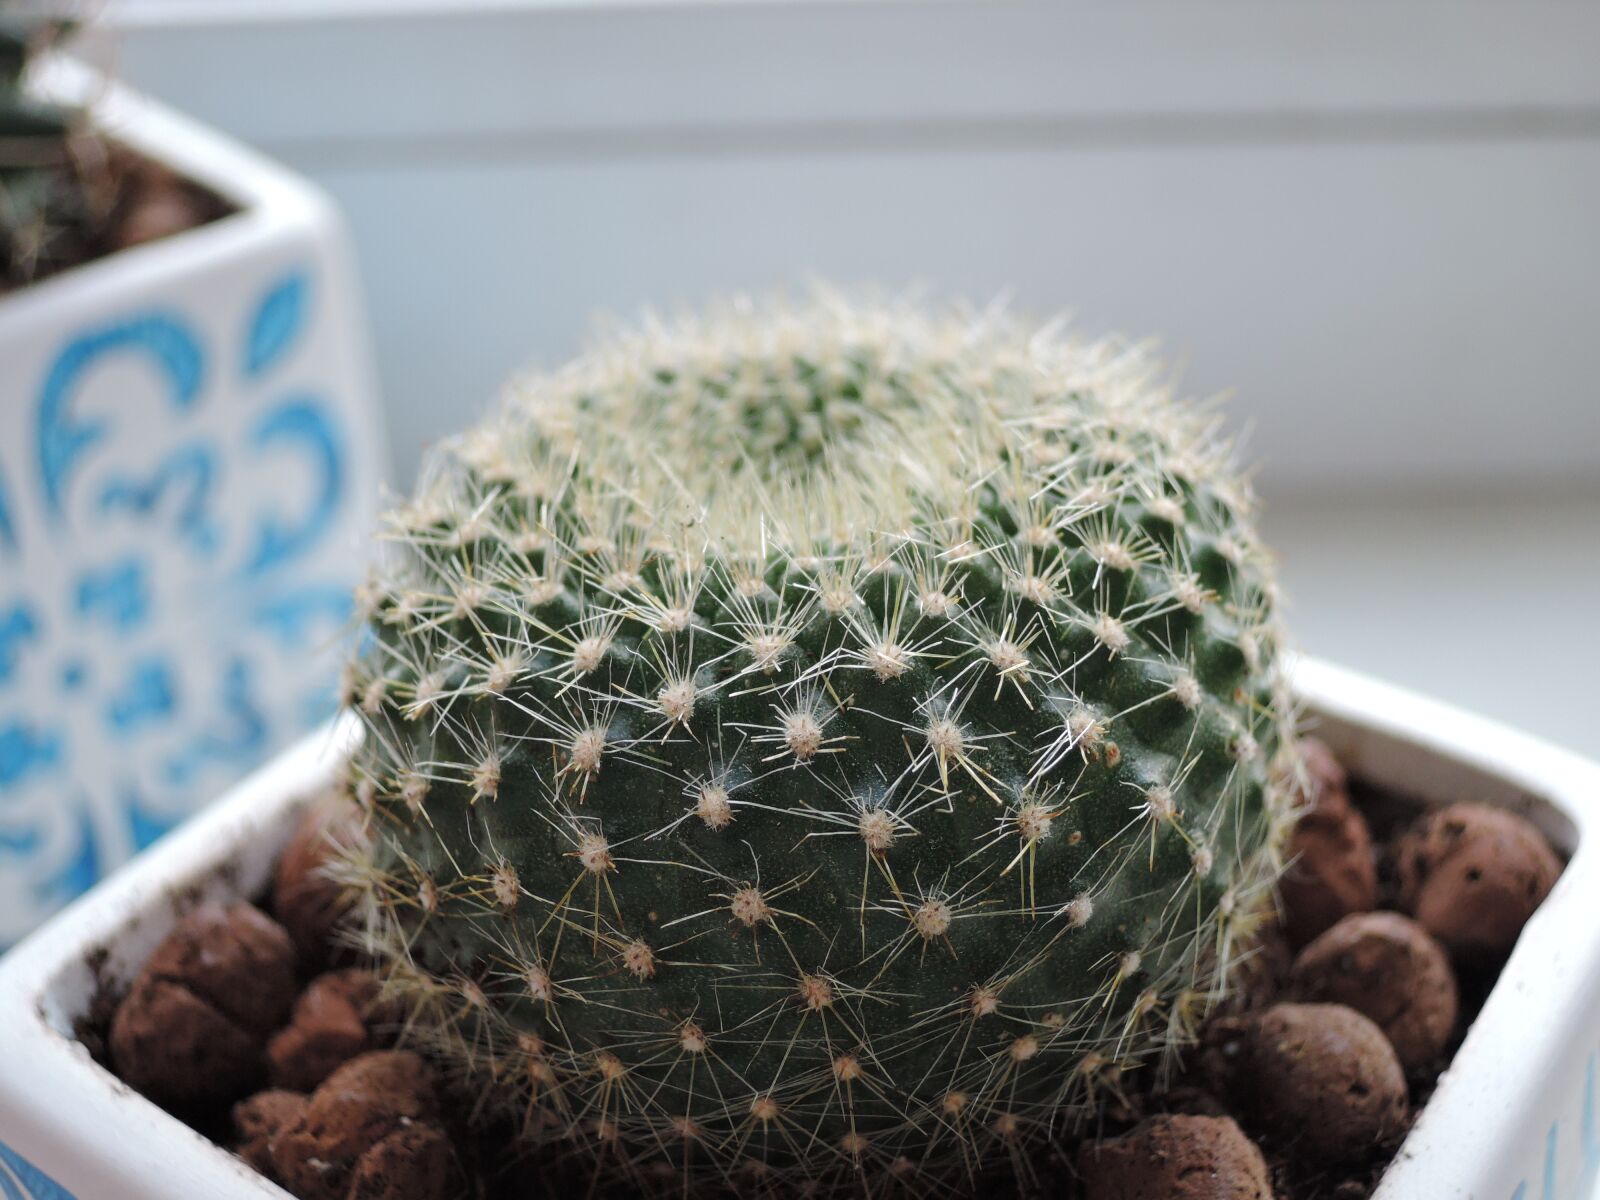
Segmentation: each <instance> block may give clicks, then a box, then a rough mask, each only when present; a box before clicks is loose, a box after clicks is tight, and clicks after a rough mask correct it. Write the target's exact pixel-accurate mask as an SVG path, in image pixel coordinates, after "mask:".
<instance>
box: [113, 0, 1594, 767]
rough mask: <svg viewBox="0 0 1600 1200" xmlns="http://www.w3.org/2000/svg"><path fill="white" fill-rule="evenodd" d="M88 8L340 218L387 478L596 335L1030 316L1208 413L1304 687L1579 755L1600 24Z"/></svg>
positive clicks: (157, 81)
mask: <svg viewBox="0 0 1600 1200" xmlns="http://www.w3.org/2000/svg"><path fill="white" fill-rule="evenodd" d="M110 5H111V7H110V16H111V18H112V20H113V22H114V23H118V24H120V27H121V28H120V31H119V32H117V33H115V34H114V35H113V36H112V37H111V38H110V39H109V46H110V48H109V49H107V48H106V46H102V48H101V51H100V53H101V54H102V55H110V56H112V57H113V58H114V60H115V61H116V62H117V64H118V67H119V69H120V70H121V72H122V73H123V74H124V75H125V76H127V77H128V78H130V79H131V80H132V81H134V82H135V83H138V84H141V85H143V86H146V87H148V88H149V89H150V90H151V91H154V92H155V93H157V94H158V95H161V96H163V97H164V98H167V99H170V100H173V101H175V102H176V103H178V104H179V105H180V106H182V107H184V108H186V109H188V110H190V111H191V112H194V113H196V114H198V115H200V116H203V117H206V118H209V119H211V120H213V121H214V122H215V123H217V124H219V125H221V126H222V127H224V128H226V129H229V130H231V131H233V132H235V133H237V134H240V135H241V136H243V137H245V138H247V139H248V140H250V141H253V142H255V143H257V144H259V145H261V146H264V147H265V148H266V149H268V150H269V151H272V152H273V153H275V154H277V155H279V156H280V157H282V158H284V159H286V160H287V161H289V162H290V163H291V164H293V165H296V166H298V167H300V168H301V169H303V170H304V171H306V172H308V173H309V174H311V175H312V176H313V177H314V178H316V179H317V180H319V181H321V182H322V183H323V184H324V185H325V186H326V187H327V188H329V190H331V191H332V193H333V194H334V195H335V196H336V197H337V198H338V199H339V201H340V202H341V203H342V204H343V205H344V207H345V209H346V211H347V212H348V214H349V216H350V219H351V222H352V224H353V227H354V230H355V235H356V241H357V244H358V248H359V251H360V255H361V258H362V264H363V269H364V273H365V276H366V280H367V286H368V291H369V297H370V303H371V307H372V312H373V319H374V323H375V326H376V334H377V343H378V351H379V359H380V363H381V370H382V374H383V383H384V388H385V391H386V394H387V399H388V404H389V408H390V411H391V430H392V432H393V436H394V439H395V447H396V452H397V456H398V460H399V463H400V466H401V470H402V477H403V476H404V473H406V472H408V471H409V470H410V468H411V467H412V466H413V465H414V464H415V462H416V459H417V456H418V454H419V452H420V450H421V448H422V447H423V446H424V445H425V444H426V443H427V442H428V441H429V440H430V439H432V438H434V437H437V436H438V435H440V434H441V433H443V432H446V431H448V430H450V429H452V428H454V427H456V426H458V425H460V424H461V423H462V422H463V421H465V420H466V419H467V418H468V417H469V416H470V414H471V413H473V412H475V411H477V410H478V409H479V408H480V407H481V406H482V405H483V404H484V403H486V402H487V401H489V400H490V399H491V398H492V396H493V394H494V392H495V390H496V388H497V386H498V384H499V381H500V380H501V379H502V378H503V377H504V376H505V375H506V373H507V372H508V371H509V370H510V369H511V368H513V367H514V366H517V365H521V364H522V363H524V362H526V361H528V360H529V359H535V360H542V361H546V362H554V361H558V360H559V359H560V358H562V357H563V356H565V355H567V354H568V353H570V352H571V350H572V349H573V348H574V347H575V346H576V344H577V343H578V341H579V339H580V337H581V335H582V333H583V330H584V328H585V326H586V324H587V321H588V319H589V316H590V314H591V313H593V312H594V311H595V310H596V309H611V310H620V311H622V312H624V313H628V312H632V311H634V310H635V309H636V308H637V307H638V306H639V305H641V304H643V303H647V302H649V303H656V304H667V305H670V304H672V303H675V302H680V301H681V302H693V301H695V300H697V299H698V298H701V297H704V296H706V295H708V294H711V293H715V292H723V291H727V290H729V289H734V288H767V287H771V286H774V285H781V284H784V283H791V284H792V283H794V282H795V281H799V280H804V279H806V278H808V277H812V276H824V277H827V278H829V279H833V280H839V281H844V282H849V283H876V284H881V285H887V286H889V287H900V286H903V285H905V284H908V283H923V284H926V285H927V286H928V288H929V290H930V291H931V292H932V293H934V294H936V295H940V294H949V295H957V296H966V297H972V298H977V299H987V298H989V297H992V296H993V295H995V294H997V293H1009V294H1010V295H1012V296H1013V297H1014V301H1015V304H1016V306H1017V307H1019V308H1022V309H1026V310H1031V311H1035V312H1044V313H1048V312H1054V311H1057V310H1061V309H1069V310H1073V311H1075V312H1076V313H1078V314H1079V316H1080V318H1081V321H1082V323H1083V324H1085V325H1087V326H1089V327H1090V328H1094V329H1101V328H1118V329H1123V330H1126V331H1129V332H1132V333H1136V334H1154V335H1157V336H1158V337H1159V338H1160V340H1161V342H1162V343H1163V344H1164V345H1165V347H1166V348H1167V350H1168V351H1169V353H1170V354H1171V355H1172V356H1173V357H1174V359H1175V360H1176V361H1177V362H1178V363H1180V364H1181V365H1182V368H1183V372H1184V378H1185V380H1186V382H1187V385H1188V386H1189V387H1190V388H1191V389H1193V390H1194V391H1196V392H1201V393H1210V392H1213V391H1217V390H1222V389H1228V390H1231V392H1232V393H1233V400H1232V403H1231V406H1230V407H1231V412H1232V413H1233V415H1234V417H1235V419H1236V421H1237V422H1238V423H1239V425H1240V426H1242V427H1245V428H1247V429H1248V430H1249V433H1250V443H1249V444H1250V450H1251V452H1252V453H1253V454H1254V455H1255V456H1256V457H1258V458H1259V459H1261V460H1263V461H1264V463H1265V467H1264V469H1263V473H1262V475H1261V479H1262V481H1263V485H1264V490H1265V491H1266V492H1267V494H1268V497H1269V499H1270V500H1271V501H1272V502H1273V504H1272V511H1273V512H1274V513H1275V514H1277V516H1276V517H1275V518H1274V519H1273V520H1271V521H1270V522H1269V525H1270V527H1271V531H1273V532H1276V533H1277V534H1278V536H1279V537H1280V544H1281V545H1284V551H1285V554H1284V556H1285V559H1286V570H1287V574H1288V579H1289V583H1290V587H1291V590H1292V591H1294V592H1295V594H1296V598H1297V611H1296V623H1297V628H1299V629H1300V631H1301V634H1302V637H1303V638H1304V640H1305V643H1306V645H1307V646H1308V647H1309V648H1310V649H1312V650H1315V651H1318V652H1322V653H1328V654H1331V655H1333V656H1335V657H1340V658H1343V659H1345V660H1347V661H1351V662H1354V663H1357V664H1359V665H1363V666H1367V667H1373V668H1376V669H1378V670H1379V671H1380V673H1383V674H1387V675H1389V676H1391V677H1395V678H1399V679H1401V680H1402V681H1404V682H1408V683H1411V684H1413V685H1415V686H1419V687H1421V688H1423V689H1424V690H1430V691H1435V692H1439V693H1441V694H1445V695H1448V696H1450V697H1451V698H1453V699H1456V700H1458V701H1460V702H1462V703H1467V704H1469V705H1471V706H1474V707H1478V708H1480V709H1484V710H1485V711H1489V712H1492V713H1496V714H1498V715H1503V716H1507V717H1510V718H1512V719H1514V720H1517V721H1518V722H1519V723H1521V724H1527V725H1531V726H1534V727H1536V728H1542V729H1545V730H1546V731H1547V732H1550V733H1552V734H1553V735H1554V736H1557V737H1559V738H1560V739H1562V740H1566V741H1569V742H1571V743H1573V744H1577V745H1584V746H1587V747H1589V748H1591V749H1594V750H1596V751H1600V701H1595V700H1594V699H1593V698H1592V694H1591V693H1592V690H1593V679H1594V678H1595V676H1596V675H1597V674H1600V634H1597V633H1596V632H1595V631H1596V630H1597V629H1600V623H1596V622H1595V621H1594V620H1593V617H1592V615H1591V614H1592V611H1593V609H1594V605H1595V603H1596V602H1595V600H1594V597H1595V595H1596V594H1597V593H1600V544H1597V543H1596V541H1595V539H1594V537H1593V536H1592V535H1591V534H1590V533H1589V532H1588V531H1591V530H1593V529H1595V528H1596V527H1600V395H1597V392H1600V387H1597V384H1596V379H1597V378H1600V371H1597V368H1600V337H1597V335H1596V329H1597V320H1600V217H1597V213H1600V7H1597V6H1595V5H1593V4H1590V3H1584V2H1582V0H1453V2H1448V0H1385V2H1378V0H1300V2H1298V3H1292V4H1285V3H1282V2H1281V0H1118V2H1112V0H1009V2H1006V0H832V2H829V0H763V2H749V0H747V2H745V3H708V2H700V3H687V2H682V0H635V2H634V3H617V2H615V0H591V2H588V3H582V2H572V3H558V2H542V3H541V2H537V0H498V2H490V0H458V2H457V3H453V4H452V3H445V2H442V0H382V2H381V3H379V2H377V0H317V2H300V0H275V2H274V0H120V2H119V0H110ZM1552 488H1554V489H1556V490H1554V491H1552V490H1551V489H1552ZM1374 496H1378V497H1386V498H1385V499H1381V500H1377V499H1374V498H1373V497H1374ZM1394 497H1400V499H1398V500H1396V499H1395V498H1394ZM1507 497H1509V498H1507ZM1541 564H1543V569H1541ZM1473 579H1485V580H1488V579H1492V580H1493V581H1494V586H1477V587H1474V586H1472V584H1471V581H1472V580H1473ZM1517 596H1522V597H1525V601H1526V612H1525V613H1522V614H1512V613H1510V612H1508V611H1507V610H1508V608H1510V607H1512V606H1511V603H1510V602H1511V600H1512V599H1513V598H1514V597H1517ZM1529 614H1532V616H1531V617H1530V616H1529ZM1513 621H1514V622H1515V626H1516V629H1517V630H1518V632H1517V633H1516V634H1515V635H1514V636H1513V635H1512V634H1510V633H1508V629H1509V628H1510V627H1511V625H1512V623H1513ZM1518 639H1523V640H1524V641H1523V644H1525V645H1528V646H1537V647H1538V649H1536V650H1522V649H1521V648H1520V646H1519V641H1518ZM1472 664H1480V665H1479V666H1477V667H1475V666H1473V665H1472ZM1475 670H1476V671H1477V672H1478V673H1477V674H1474V671H1475ZM1474 680H1481V684H1482V685H1481V686H1475V687H1474V686H1468V685H1469V684H1470V683H1472V682H1473V681H1474ZM1590 713H1594V714H1596V715H1595V716H1593V717H1591V716H1589V715H1588V714H1590Z"/></svg>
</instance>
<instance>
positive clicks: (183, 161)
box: [0, 54, 340, 324]
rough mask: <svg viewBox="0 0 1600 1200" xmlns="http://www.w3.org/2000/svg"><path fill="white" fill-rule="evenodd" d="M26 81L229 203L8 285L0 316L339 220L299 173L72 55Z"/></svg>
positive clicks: (24, 315) (52, 59) (48, 60)
mask: <svg viewBox="0 0 1600 1200" xmlns="http://www.w3.org/2000/svg"><path fill="white" fill-rule="evenodd" d="M30 83H31V88H30V90H32V91H35V92H37V93H38V94H39V95H40V96H42V97H44V98H46V99H48V100H52V101H55V102H57V103H61V104H66V105H71V106H75V107H83V108H84V109H85V110H86V112H87V114H88V120H89V123H90V124H91V125H93V126H94V127H95V128H96V129H97V130H98V131H99V132H100V133H102V134H104V135H105V136H106V137H108V138H110V139H111V140H113V141H115V142H118V143H120V144H122V145H123V146H126V147H127V148H129V149H131V150H134V151H136V152H137V153H138V154H140V155H141V156H142V157H144V158H147V159H150V160H152V161H154V162H157V163H160V164H162V165H164V166H167V167H171V168H172V169H173V170H174V171H175V172H176V173H177V174H179V175H181V176H183V177H184V178H187V179H189V180H191V181H192V182H194V183H198V184H200V185H202V186H203V187H205V188H207V189H209V190H210V191H212V192H215V193H216V194H217V195H218V196H221V197H222V198H223V199H224V200H226V201H227V202H228V203H229V204H231V205H232V206H233V209H234V211H232V212H229V213H226V214H225V215H223V216H221V217H218V218H217V219H216V220H214V221H208V222H207V223H205V224H204V225H197V226H195V227H194V228H192V229H186V230H184V231H183V232H181V233H176V234H172V235H171V236H168V237H163V238H158V239H156V240H155V241H152V242H146V243H144V244H142V245H138V246H132V247H129V248H128V249H125V250H117V251H114V252H112V253H110V254H105V255H102V256H101V257H99V258H96V259H92V260H90V261H88V262H84V263H79V264H77V265H75V266H72V267H69V268H67V269H66V270H63V271H60V272H58V273H56V274H54V275H50V276H48V277H47V278H45V279H41V280H39V281H38V282H37V283H31V284H28V285H27V286H26V287H21V288H18V289H16V290H15V291H12V292H8V293H7V294H5V295H4V296H0V322H4V323H6V324H10V323H13V322H24V321H29V320H32V319H34V318H35V317H45V316H47V315H48V314H51V313H54V312H56V311H58V310H59V309H61V308H64V307H71V306H72V305H74V304H75V303H77V302H78V301H79V299H80V298H84V299H88V298H92V297H97V296H99V295H101V294H102V293H103V292H104V291H105V289H106V287H107V285H108V284H109V283H111V282H112V281H114V280H116V279H118V278H120V277H123V276H128V275H133V274H138V273H146V274H148V273H150V272H152V271H174V270H176V271H187V270H191V269H203V268H204V267H206V266H208V265H209V264H212V263H214V262H216V261H218V260H219V259H229V258H232V257H233V256H234V255H236V254H238V253H241V252H244V251H246V250H248V249H249V248H250V247H252V246H254V245H257V244H259V243H260V242H261V241H263V240H271V239H274V238H277V237H280V236H289V235H292V234H294V233H295V232H296V231H298V230H301V229H303V228H305V227H306V226H307V225H308V224H309V225H313V226H316V227H319V228H320V227H326V226H328V225H333V224H338V223H339V221H340V218H339V216H338V210H337V209H336V208H335V207H334V205H333V203H332V202H331V201H330V200H329V199H328V198H327V197H326V196H325V195H324V194H323V193H322V192H321V191H320V190H319V189H318V188H316V187H315V186H314V185H312V184H310V183H308V182H307V181H306V180H304V179H302V178H301V177H300V176H298V175H295V174H294V173H293V172H291V171H289V170H288V169H287V168H285V167H282V166H280V165H279V164H278V163H276V162H274V161H273V160H272V159H270V158H268V157H267V156H265V155H263V154H259V153H257V152H256V151H254V150H252V149H250V148H249V147H248V146H245V145H244V144H243V143H241V142H238V141H235V140H234V139H233V138H230V137H228V136H227V135H225V134H222V133H218V132H217V131H216V130H214V129H212V128H210V127H209V126H206V125H203V124H201V123H200V122H198V121H194V120H192V119H190V118H189V117H186V116H184V115H183V114H182V113H180V112H178V111H176V110H175V109H172V108H169V107H168V106H166V105H165V104H162V103H161V102H160V101H157V100H152V99H150V98H149V97H148V96H145V95H143V94H142V93H139V92H136V91H134V90H132V89H131V88H128V87H125V86H124V85H122V84H120V83H118V82H116V81H115V80H113V79H108V78H107V77H105V76H104V75H102V74H100V73H99V72H98V71H96V70H94V69H93V68H91V67H89V66H87V65H86V64H84V63H82V62H79V61H77V60H75V59H72V58H68V57H66V56H64V55H60V54H52V55H46V56H45V58H44V61H43V62H41V63H40V64H39V66H38V68H37V69H36V70H35V72H34V74H33V76H32V77H31V80H30Z"/></svg>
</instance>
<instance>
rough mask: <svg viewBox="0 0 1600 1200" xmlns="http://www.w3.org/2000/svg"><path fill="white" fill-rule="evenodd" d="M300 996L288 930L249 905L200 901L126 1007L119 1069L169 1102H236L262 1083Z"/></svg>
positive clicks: (118, 1024) (115, 1026)
mask: <svg viewBox="0 0 1600 1200" xmlns="http://www.w3.org/2000/svg"><path fill="white" fill-rule="evenodd" d="M294 994H295V976H294V947H293V946H292V945H291V944H290V942H289V935H288V934H286V933H285V932H284V931H283V927H282V926H280V925H279V924H278V923H277V922H276V921H274V920H273V919H272V918H271V917H269V916H267V915H266V914H265V913H263V912H261V911H260V910H259V909H257V908H255V907H254V906H253V905H250V904H246V903H244V902H242V901H241V902H239V903H236V904H230V905H222V904H216V903H212V904H206V905H202V906H201V907H200V908H197V909H195V910H194V911H193V912H191V913H190V914H189V915H188V916H186V917H184V918H183V919H182V920H181V921H179V922H178V923H177V925H176V926H174V927H173V930H172V932H171V933H169V934H168V935H167V937H166V939H165V940H163V941H162V943H161V944H160V945H159V946H157V947H156V949H155V953H153V954H152V955H151V956H150V959H149V961H148V962H146V963H145V965H144V967H143V969H142V970H140V972H139V974H138V976H137V977H136V978H135V979H134V981H133V986H132V988H131V989H130V990H129V992H128V995H127V997H126V998H125V999H124V1000H123V1001H122V1003H121V1004H120V1005H118V1007H117V1011H116V1015H115V1016H113V1017H112V1019H111V1036H110V1038H109V1042H108V1044H109V1048H110V1052H111V1062H112V1065H113V1066H114V1067H115V1068H116V1071H117V1074H118V1075H120V1076H121V1077H122V1078H123V1079H124V1080H125V1081H127V1082H128V1083H129V1084H130V1085H131V1086H133V1087H134V1088H135V1089H137V1090H138V1091H140V1092H142V1093H143V1094H144V1095H146V1096H148V1097H150V1099H152V1100H154V1101H156V1102H157V1103H158V1104H162V1105H165V1106H167V1107H169V1108H179V1109H187V1108H191V1107H197V1106H201V1105H207V1104H214V1103H227V1102H230V1101H232V1100H235V1099H237V1098H238V1097H239V1096H241V1095H243V1094H244V1093H246V1092H248V1091H250V1090H252V1089H253V1088H254V1087H255V1085H256V1083H257V1081H258V1080H259V1079H260V1076H261V1050H262V1045H263V1043H264V1042H265V1041H266V1038H267V1034H268V1033H269V1032H270V1031H271V1030H272V1029H274V1028H275V1027H276V1026H278V1025H280V1024H282V1023H283V1020H284V1018H285V1017H286V1016H287V1015H288V1013H289V1006H290V1004H291V1003H293V1001H294Z"/></svg>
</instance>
